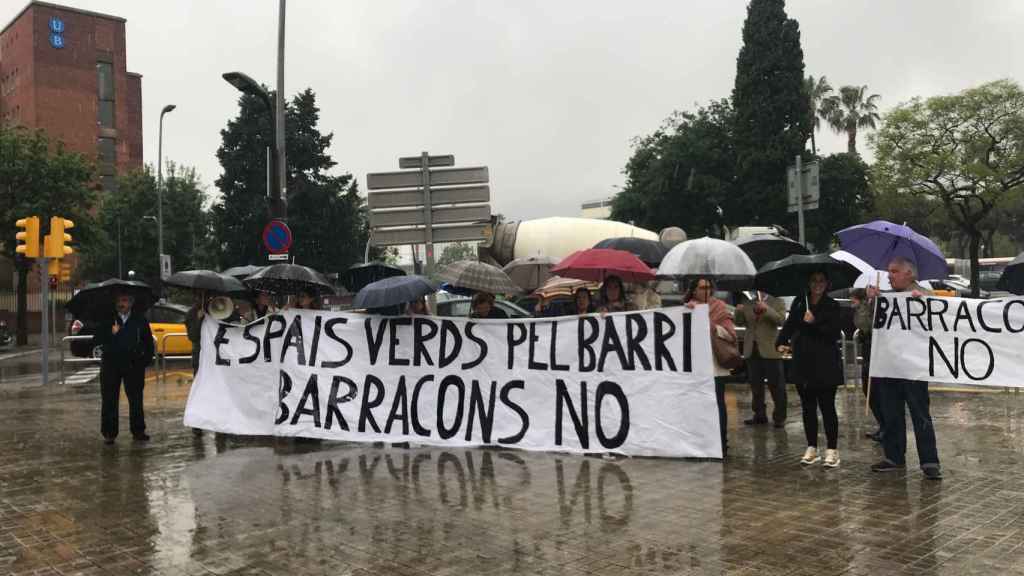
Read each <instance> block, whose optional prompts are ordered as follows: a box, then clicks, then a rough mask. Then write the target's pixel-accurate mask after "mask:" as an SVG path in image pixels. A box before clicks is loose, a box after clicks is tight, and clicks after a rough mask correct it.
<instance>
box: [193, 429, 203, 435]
mask: <svg viewBox="0 0 1024 576" xmlns="http://www.w3.org/2000/svg"><path fill="white" fill-rule="evenodd" d="M192 435H193V436H202V435H203V429H202V428H193V429H192Z"/></svg>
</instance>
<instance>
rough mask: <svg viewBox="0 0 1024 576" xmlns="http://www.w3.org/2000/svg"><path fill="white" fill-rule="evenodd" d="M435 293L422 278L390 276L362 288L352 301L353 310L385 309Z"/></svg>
mask: <svg viewBox="0 0 1024 576" xmlns="http://www.w3.org/2000/svg"><path fill="white" fill-rule="evenodd" d="M434 292H437V286H435V285H434V284H433V283H432V282H431V281H430V280H427V279H426V278H424V277H423V276H416V275H412V276H392V277H391V278H385V279H383V280H377V281H376V282H372V283H370V284H367V285H366V286H364V287H363V289H362V290H360V291H359V293H358V294H356V297H355V299H354V300H353V301H352V307H353V308H385V307H387V306H395V305H397V304H404V303H406V302H412V301H414V300H418V299H419V298H422V297H423V296H426V295H427V294H433V293H434Z"/></svg>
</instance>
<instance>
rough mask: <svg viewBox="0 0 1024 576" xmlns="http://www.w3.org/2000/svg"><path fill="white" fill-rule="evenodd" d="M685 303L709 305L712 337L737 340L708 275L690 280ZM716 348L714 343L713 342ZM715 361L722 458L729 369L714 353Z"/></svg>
mask: <svg viewBox="0 0 1024 576" xmlns="http://www.w3.org/2000/svg"><path fill="white" fill-rule="evenodd" d="M683 303H684V304H685V305H686V307H687V308H690V309H691V310H692V309H693V308H694V307H696V306H697V305H698V304H707V305H708V316H709V317H710V320H711V338H712V339H714V338H715V337H716V336H717V337H719V338H723V339H725V340H729V341H731V342H735V341H736V325H735V324H734V323H733V319H732V314H730V313H729V309H728V308H726V307H725V302H722V301H721V300H719V299H718V298H715V283H714V282H713V281H712V280H711V278H708V277H698V278H696V279H694V280H693V281H691V282H690V289H689V290H688V291H687V293H686V298H685V299H684V301H683ZM712 349H714V344H712ZM712 360H713V361H714V363H715V400H716V401H717V403H718V428H719V433H720V434H721V435H722V458H725V456H726V454H727V452H728V449H729V442H728V435H727V433H726V430H727V429H728V427H729V419H728V413H727V412H726V410H725V377H726V376H728V375H729V370H728V369H727V368H724V367H722V366H720V365H719V364H718V359H717V358H715V357H714V355H712Z"/></svg>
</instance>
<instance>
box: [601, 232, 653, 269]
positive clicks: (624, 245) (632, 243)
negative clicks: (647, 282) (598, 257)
mask: <svg viewBox="0 0 1024 576" xmlns="http://www.w3.org/2000/svg"><path fill="white" fill-rule="evenodd" d="M594 248H608V249H610V250H623V251H625V252H629V253H631V254H633V255H634V256H636V257H637V258H639V259H640V260H641V261H643V263H644V264H647V265H648V266H650V267H651V268H657V267H658V265H659V264H661V260H662V259H663V258H665V254H668V247H667V246H665V245H664V244H662V243H661V242H659V241H657V240H648V239H646V238H635V237H632V236H623V237H621V238H607V239H605V240H601V241H600V242H598V243H597V244H594Z"/></svg>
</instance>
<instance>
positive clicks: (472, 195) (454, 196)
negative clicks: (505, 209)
mask: <svg viewBox="0 0 1024 576" xmlns="http://www.w3.org/2000/svg"><path fill="white" fill-rule="evenodd" d="M490 199H491V188H490V186H487V185H486V184H485V185H482V186H452V187H449V188H434V189H432V190H431V191H430V204H431V205H432V206H437V205H439V204H475V203H480V202H488V201H490ZM423 204H424V194H423V188H412V189H408V190H378V191H376V192H373V193H370V194H367V195H366V205H367V206H368V207H369V208H370V210H379V209H381V208H411V207H413V206H423Z"/></svg>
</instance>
